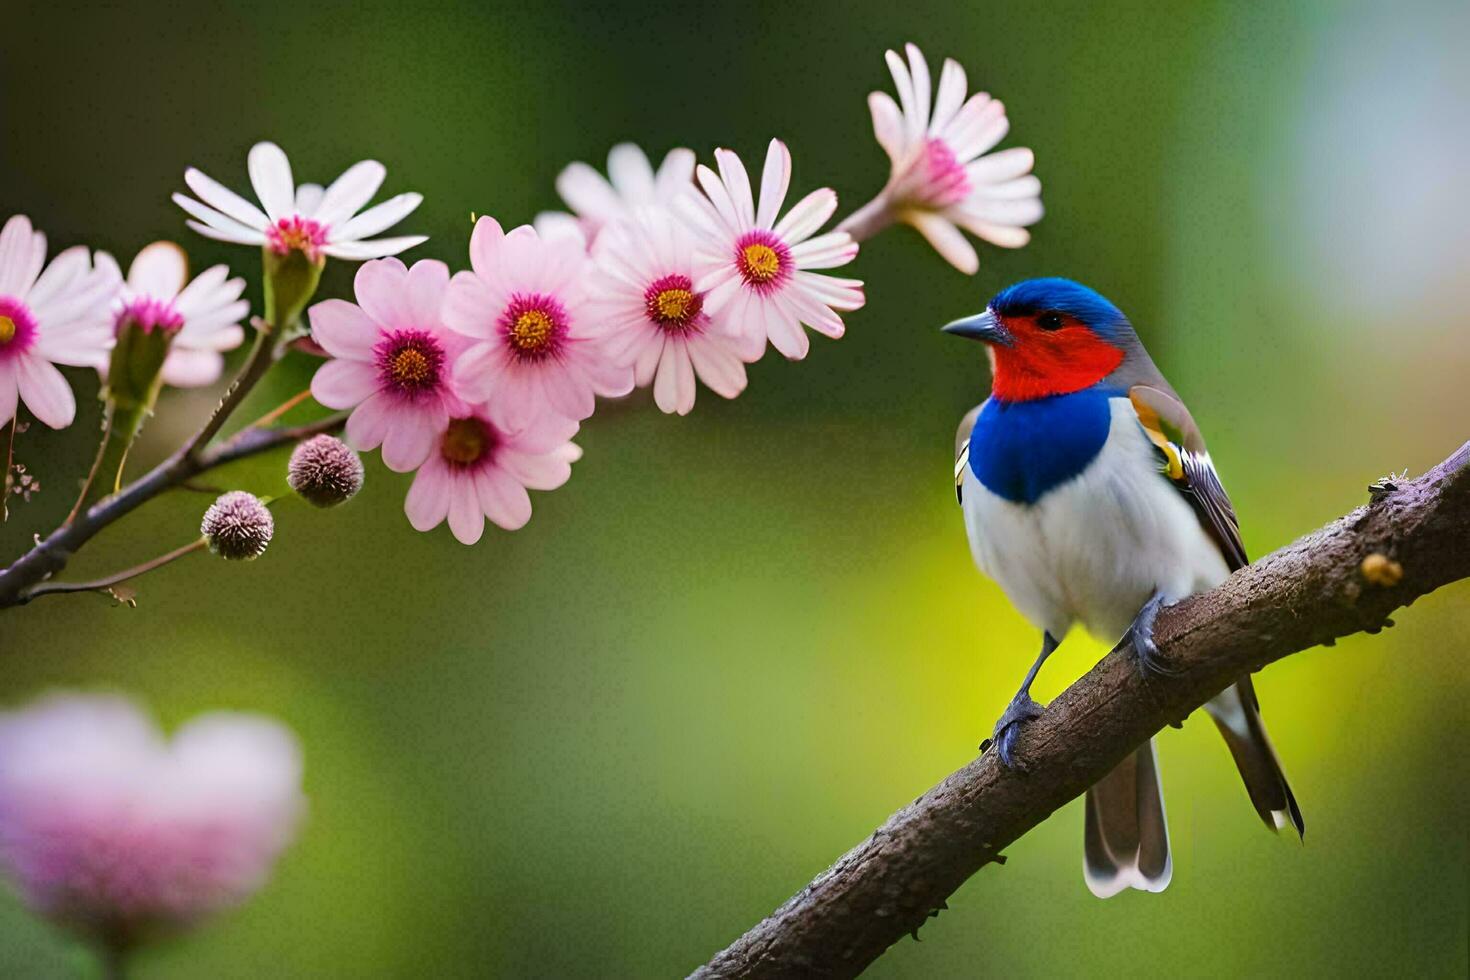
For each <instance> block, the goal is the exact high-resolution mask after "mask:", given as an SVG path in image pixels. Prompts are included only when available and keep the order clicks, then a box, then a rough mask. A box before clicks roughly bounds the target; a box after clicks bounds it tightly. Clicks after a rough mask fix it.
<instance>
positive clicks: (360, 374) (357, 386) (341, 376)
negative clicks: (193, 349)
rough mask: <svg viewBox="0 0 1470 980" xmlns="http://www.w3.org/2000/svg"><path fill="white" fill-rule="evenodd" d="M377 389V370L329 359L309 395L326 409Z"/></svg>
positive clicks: (349, 404)
mask: <svg viewBox="0 0 1470 980" xmlns="http://www.w3.org/2000/svg"><path fill="white" fill-rule="evenodd" d="M169 356H170V357H172V356H173V355H172V354H170V355H169ZM216 356H218V355H216ZM377 390H378V371H377V369H376V368H374V367H373V366H372V365H371V364H368V363H365V362H363V361H347V360H331V361H328V362H327V363H325V364H323V365H322V366H321V367H319V368H317V369H316V374H315V375H313V376H312V379H311V397H313V398H315V399H316V400H317V401H319V402H321V403H322V404H323V405H325V406H327V407H328V408H351V407H352V406H354V405H356V404H358V403H359V402H362V401H365V400H366V399H367V398H368V397H369V396H370V395H372V394H373V392H375V391H377Z"/></svg>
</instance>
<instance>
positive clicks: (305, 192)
mask: <svg viewBox="0 0 1470 980" xmlns="http://www.w3.org/2000/svg"><path fill="white" fill-rule="evenodd" d="M324 193H325V191H323V190H322V185H321V184H302V185H301V186H300V187H298V188H296V213H297V214H299V215H301V216H302V217H303V218H311V217H314V216H315V215H316V209H317V208H319V207H321V203H322V194H324Z"/></svg>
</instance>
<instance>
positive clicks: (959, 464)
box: [954, 398, 989, 504]
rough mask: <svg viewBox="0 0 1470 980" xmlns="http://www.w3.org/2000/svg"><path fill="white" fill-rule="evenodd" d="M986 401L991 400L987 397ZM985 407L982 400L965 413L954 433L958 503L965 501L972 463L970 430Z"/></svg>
mask: <svg viewBox="0 0 1470 980" xmlns="http://www.w3.org/2000/svg"><path fill="white" fill-rule="evenodd" d="M986 401H989V399H988V398H987V399H986ZM984 407H985V402H981V403H980V404H978V405H976V406H975V407H974V408H972V409H970V410H969V411H968V412H966V413H965V417H964V418H962V419H960V427H959V428H958V429H956V430H955V434H954V499H955V502H956V503H958V504H963V503H964V502H965V496H964V490H963V489H962V487H963V485H964V481H965V467H966V466H969V465H970V431H971V430H972V429H974V428H975V417H976V416H977V415H979V414H980V409H982V408H984Z"/></svg>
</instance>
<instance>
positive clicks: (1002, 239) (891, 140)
mask: <svg viewBox="0 0 1470 980" xmlns="http://www.w3.org/2000/svg"><path fill="white" fill-rule="evenodd" d="M905 51H906V52H907V53H908V65H907V66H905V65H904V62H903V59H901V58H900V57H899V56H898V55H897V54H896V53H894V52H892V51H889V52H887V54H886V56H885V57H886V58H887V61H888V70H889V71H890V72H892V74H893V84H894V86H895V87H896V88H897V90H898V98H899V103H901V104H902V106H903V108H902V109H900V108H899V105H898V104H895V103H894V101H893V99H892V97H891V96H889V95H888V94H887V93H885V92H874V93H873V94H872V95H869V96H868V107H869V109H870V110H871V111H872V113H873V133H874V135H875V136H877V138H878V143H879V144H880V145H881V146H882V147H883V149H884V151H885V152H886V153H887V154H888V159H889V161H890V163H891V164H892V170H891V172H890V176H889V179H888V186H887V188H886V189H885V193H886V194H887V195H888V197H889V200H890V206H891V207H892V208H893V209H894V212H895V216H896V217H897V218H898V220H900V221H903V222H906V223H908V224H910V225H913V226H914V227H915V228H917V229H918V230H919V232H920V234H922V235H923V236H924V237H925V238H926V239H928V240H929V244H930V245H933V246H934V249H935V251H937V252H938V253H939V254H940V255H941V256H942V257H943V258H944V259H945V261H947V262H949V263H950V264H951V265H953V266H954V267H955V268H956V269H959V270H960V271H961V272H966V273H974V272H975V270H976V269H978V268H979V267H980V260H979V258H978V257H977V256H976V254H975V249H974V247H973V246H972V245H971V244H970V243H969V242H968V241H966V240H965V236H964V235H962V234H961V233H960V230H959V229H960V228H963V229H965V230H966V231H968V232H969V233H970V234H972V235H974V236H975V237H977V238H981V239H984V240H985V241H987V242H990V243H991V244H993V245H999V246H1001V247H1002V248H1020V247H1021V246H1022V245H1025V244H1026V243H1027V242H1029V241H1030V240H1031V234H1030V232H1028V231H1027V230H1026V226H1027V225H1032V224H1035V223H1036V222H1037V221H1039V220H1041V213H1042V208H1041V181H1039V180H1037V179H1036V177H1035V176H1034V175H1033V174H1032V173H1031V167H1032V165H1033V164H1034V163H1035V161H1036V157H1035V155H1034V154H1033V153H1032V152H1031V151H1030V150H1029V149H1026V148H1025V147H1015V148H1013V149H1009V150H1002V151H1001V152H999V153H994V154H991V155H990V156H982V154H984V153H985V152H986V151H987V150H989V149H991V148H992V147H994V146H995V145H996V144H997V143H999V142H1000V141H1001V140H1002V139H1003V138H1004V137H1005V135H1006V132H1007V131H1008V130H1009V129H1010V123H1009V122H1008V121H1007V120H1006V112H1005V106H1003V105H1002V104H1001V103H1000V102H999V101H997V100H995V99H992V98H991V97H990V96H989V95H987V94H985V93H984V92H981V93H979V94H977V95H974V96H971V97H970V98H969V99H968V100H966V99H965V85H966V83H965V70H964V69H963V68H961V67H960V66H959V64H958V63H956V62H955V61H953V60H951V59H948V58H946V59H945V62H944V70H943V71H942V72H941V73H940V76H939V89H938V94H937V95H936V96H935V99H934V106H933V112H932V113H931V112H930V105H929V97H930V83H929V65H928V63H927V62H926V61H925V60H924V55H923V54H922V53H921V52H920V51H919V49H918V48H917V47H915V46H914V45H912V44H909V45H906V46H905Z"/></svg>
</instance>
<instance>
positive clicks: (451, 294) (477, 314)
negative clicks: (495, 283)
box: [442, 272, 503, 340]
mask: <svg viewBox="0 0 1470 980" xmlns="http://www.w3.org/2000/svg"><path fill="white" fill-rule="evenodd" d="M497 299H498V297H497V295H496V293H495V292H494V291H493V290H492V289H491V288H490V286H489V284H487V283H486V282H485V280H483V279H481V278H480V277H479V275H478V274H476V273H473V272H457V273H455V274H454V278H453V279H451V280H449V286H448V287H447V288H446V289H445V291H444V305H443V308H442V316H443V321H444V325H445V326H446V327H448V328H449V329H450V330H453V331H454V332H455V333H460V334H464V335H465V336H466V337H474V338H476V339H479V340H488V339H490V338H491V337H494V336H495V335H496V332H497V330H498V319H499V317H500V313H501V308H502V305H503V304H501V303H499V302H497Z"/></svg>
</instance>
